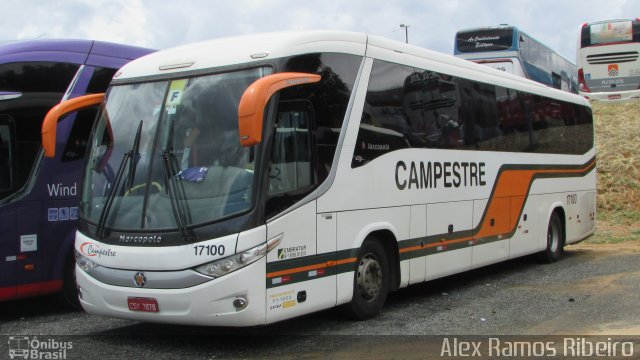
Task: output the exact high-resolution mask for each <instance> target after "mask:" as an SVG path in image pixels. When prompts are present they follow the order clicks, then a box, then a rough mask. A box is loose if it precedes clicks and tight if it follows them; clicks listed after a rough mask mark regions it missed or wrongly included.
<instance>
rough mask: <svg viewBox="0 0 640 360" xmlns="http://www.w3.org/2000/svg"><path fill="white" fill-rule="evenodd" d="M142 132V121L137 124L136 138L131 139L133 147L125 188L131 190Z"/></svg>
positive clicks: (138, 157)
mask: <svg viewBox="0 0 640 360" xmlns="http://www.w3.org/2000/svg"><path fill="white" fill-rule="evenodd" d="M141 132H142V120H140V123H139V124H138V130H136V137H135V138H134V139H133V146H132V147H131V151H130V153H131V154H130V158H129V175H128V176H127V184H126V188H127V189H131V188H132V187H133V181H134V180H135V177H136V167H137V166H138V161H139V160H140V133H141Z"/></svg>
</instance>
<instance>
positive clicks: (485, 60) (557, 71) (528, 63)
mask: <svg viewBox="0 0 640 360" xmlns="http://www.w3.org/2000/svg"><path fill="white" fill-rule="evenodd" d="M453 53H454V55H455V56H457V57H460V58H463V59H466V60H470V61H473V62H475V63H478V64H482V65H485V66H488V67H491V68H494V69H497V70H501V71H504V72H508V73H510V74H515V75H518V76H522V77H525V78H527V79H531V80H533V81H537V82H539V83H542V84H545V85H547V86H550V87H553V88H556V89H560V90H564V91H568V92H571V93H574V94H577V93H578V84H577V77H578V70H577V68H576V64H574V63H573V62H571V61H570V60H568V59H567V58H565V57H564V56H562V55H560V54H559V53H558V52H556V51H555V50H553V49H551V48H550V47H549V46H547V45H545V44H543V43H541V42H540V41H538V40H536V39H534V38H533V37H531V36H529V35H528V34H527V33H525V32H524V31H522V30H521V29H520V28H518V27H517V26H510V25H507V24H502V25H500V26H488V27H479V28H472V29H465V30H460V31H458V32H457V33H456V37H455V43H454V48H453Z"/></svg>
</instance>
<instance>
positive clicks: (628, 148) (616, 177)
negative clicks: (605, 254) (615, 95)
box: [589, 101, 640, 243]
mask: <svg viewBox="0 0 640 360" xmlns="http://www.w3.org/2000/svg"><path fill="white" fill-rule="evenodd" d="M592 106H593V117H594V124H595V130H596V150H597V156H598V163H597V167H598V199H597V204H598V205H597V206H598V219H597V220H598V221H597V225H596V234H595V235H594V236H593V237H591V238H590V239H589V242H596V243H616V242H621V241H626V240H636V241H640V101H635V102H626V103H619V104H609V103H602V102H595V103H593V104H592Z"/></svg>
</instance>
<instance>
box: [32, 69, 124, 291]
mask: <svg viewBox="0 0 640 360" xmlns="http://www.w3.org/2000/svg"><path fill="white" fill-rule="evenodd" d="M115 71H116V69H113V68H108V67H99V66H89V65H84V66H82V67H81V68H80V69H79V71H78V73H77V74H76V77H75V79H74V81H73V82H72V83H71V86H70V87H69V88H68V89H67V91H66V95H65V97H69V98H73V97H76V96H77V95H83V94H85V93H101V92H104V91H105V89H106V87H107V85H108V84H109V82H110V80H111V78H112V76H113V74H114V73H115ZM97 111H98V107H97V106H96V107H92V108H87V109H83V110H80V111H79V112H74V113H70V114H68V115H66V116H64V117H62V118H61V119H60V120H59V121H58V124H57V126H56V129H57V130H56V134H57V136H56V139H57V140H56V153H55V154H56V155H55V158H47V157H45V158H43V161H42V166H41V171H40V176H39V179H38V183H37V185H36V189H38V192H39V194H40V195H41V197H40V198H41V200H42V216H41V222H42V228H43V232H44V234H46V236H45V238H43V239H42V241H41V244H40V248H41V252H42V254H43V255H42V271H43V273H44V274H45V275H44V276H45V280H46V281H52V282H54V283H55V282H59V279H62V278H63V275H64V274H63V273H62V271H63V270H64V269H65V261H68V260H69V258H70V257H71V256H73V251H71V249H72V247H73V241H74V238H75V229H76V221H77V220H78V205H79V202H80V190H81V182H80V179H81V177H82V176H81V175H82V174H81V172H82V166H83V164H84V163H83V159H84V156H85V153H86V148H87V143H88V141H89V135H90V133H91V129H92V127H93V122H94V121H95V118H96V115H97Z"/></svg>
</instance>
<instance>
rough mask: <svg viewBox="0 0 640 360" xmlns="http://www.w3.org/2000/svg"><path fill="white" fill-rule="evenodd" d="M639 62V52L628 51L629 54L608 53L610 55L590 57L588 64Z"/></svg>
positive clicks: (588, 57)
mask: <svg viewBox="0 0 640 360" xmlns="http://www.w3.org/2000/svg"><path fill="white" fill-rule="evenodd" d="M636 60H638V52H637V51H627V52H619V53H608V54H596V55H588V56H587V62H588V63H589V64H592V65H594V64H611V63H623V62H631V61H636Z"/></svg>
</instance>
